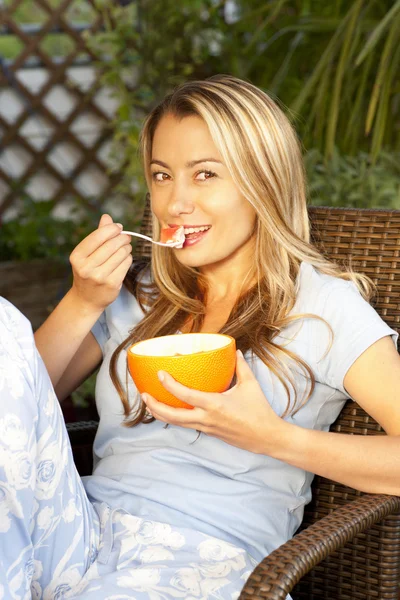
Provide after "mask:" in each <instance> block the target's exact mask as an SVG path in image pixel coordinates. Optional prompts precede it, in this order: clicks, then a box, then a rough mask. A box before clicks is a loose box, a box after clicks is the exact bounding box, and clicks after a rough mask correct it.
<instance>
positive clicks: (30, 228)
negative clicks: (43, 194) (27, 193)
mask: <svg viewBox="0 0 400 600" xmlns="http://www.w3.org/2000/svg"><path fill="white" fill-rule="evenodd" d="M54 206H55V205H54V202H51V201H46V202H34V201H33V200H32V199H30V198H28V197H25V198H23V200H22V206H21V210H20V212H19V216H18V218H17V219H14V220H11V221H8V222H5V223H2V224H1V230H0V260H29V259H31V258H57V259H61V260H65V261H67V260H68V256H69V254H70V253H71V251H72V250H73V249H74V247H75V246H76V245H77V244H78V243H79V242H80V241H81V240H82V239H83V238H84V237H85V236H86V235H88V234H89V233H90V232H91V231H93V229H95V228H96V227H97V225H98V222H99V219H100V213H99V211H98V210H96V209H93V211H90V212H89V209H87V208H85V207H84V206H83V205H82V204H81V203H80V202H79V201H76V203H75V205H74V206H73V208H72V209H71V211H70V215H69V218H68V219H67V220H61V219H56V218H54V216H53V215H52V211H53V209H54Z"/></svg>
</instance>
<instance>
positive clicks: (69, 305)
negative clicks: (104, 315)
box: [35, 289, 102, 387]
mask: <svg viewBox="0 0 400 600" xmlns="http://www.w3.org/2000/svg"><path fill="white" fill-rule="evenodd" d="M101 312H102V311H101V309H99V308H98V309H97V308H94V307H92V306H90V307H89V306H86V305H85V304H84V303H83V302H82V301H80V300H79V298H77V296H76V295H75V294H74V291H73V290H72V289H71V290H69V292H67V294H66V295H65V296H64V298H63V299H62V300H61V302H60V303H59V304H58V306H57V307H56V308H55V309H54V311H53V312H52V313H51V315H50V316H49V317H48V319H47V320H46V321H45V322H44V323H43V325H42V326H41V327H40V328H39V329H38V330H37V331H36V333H35V342H36V346H37V348H38V350H39V352H40V355H41V357H42V358H43V361H44V363H45V365H46V368H47V371H48V372H49V375H50V378H51V381H52V383H53V386H54V387H56V385H57V383H58V382H59V380H60V378H61V376H62V374H63V373H64V371H65V369H66V368H67V366H68V364H69V363H70V361H71V359H72V358H73V357H74V355H75V354H76V352H77V351H78V349H79V347H80V346H81V344H82V342H83V341H84V339H85V338H86V336H87V334H88V333H89V332H90V330H91V328H92V327H93V325H94V323H95V322H96V321H97V319H98V318H99V316H100V315H101Z"/></svg>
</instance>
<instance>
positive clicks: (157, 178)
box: [152, 171, 169, 181]
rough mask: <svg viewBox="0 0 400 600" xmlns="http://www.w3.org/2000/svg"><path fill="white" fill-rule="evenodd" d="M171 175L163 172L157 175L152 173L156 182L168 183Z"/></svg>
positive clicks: (158, 172)
mask: <svg viewBox="0 0 400 600" xmlns="http://www.w3.org/2000/svg"><path fill="white" fill-rule="evenodd" d="M168 177H169V175H168V174H167V173H163V172H162V171H157V172H156V173H152V178H153V180H154V181H166V180H167V179H168Z"/></svg>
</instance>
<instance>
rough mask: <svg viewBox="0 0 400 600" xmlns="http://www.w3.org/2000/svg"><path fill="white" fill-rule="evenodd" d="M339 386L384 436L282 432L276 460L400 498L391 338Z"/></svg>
mask: <svg viewBox="0 0 400 600" xmlns="http://www.w3.org/2000/svg"><path fill="white" fill-rule="evenodd" d="M344 386H345V388H346V390H347V391H348V392H349V394H350V395H351V396H352V398H353V399H354V400H355V401H356V402H357V403H358V404H359V405H360V406H362V407H363V408H364V410H365V411H366V412H367V413H368V414H370V415H371V416H372V417H373V418H374V419H375V420H376V421H377V422H378V423H379V424H380V425H382V427H383V429H384V430H385V431H386V433H387V434H388V435H387V436H361V435H358V436H349V435H346V434H338V433H330V432H322V431H310V430H308V429H302V428H300V427H291V428H290V429H287V434H286V435H287V442H286V443H283V444H282V445H280V447H279V449H276V450H275V451H273V455H274V456H275V457H276V458H279V459H281V460H285V461H286V462H289V463H290V464H293V465H295V466H298V467H301V468H303V469H306V470H307V471H311V472H312V473H316V474H317V475H322V476H324V477H327V478H329V479H333V480H335V481H339V482H341V483H344V484H346V485H349V486H351V487H354V488H356V489H359V490H361V491H364V492H372V493H387V494H394V495H400V356H399V354H398V352H397V351H396V349H395V347H394V345H393V341H392V340H391V338H390V337H384V338H382V339H381V340H378V341H377V342H375V343H374V344H373V345H372V346H370V347H369V348H368V349H367V350H366V351H365V352H364V353H363V354H362V355H361V356H360V357H359V358H358V359H357V360H356V361H355V362H354V364H353V365H352V366H351V367H350V369H349V370H348V372H347V374H346V377H345V379H344Z"/></svg>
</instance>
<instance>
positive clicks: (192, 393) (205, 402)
mask: <svg viewBox="0 0 400 600" xmlns="http://www.w3.org/2000/svg"><path fill="white" fill-rule="evenodd" d="M158 378H159V380H160V381H161V383H162V384H163V386H164V387H165V389H166V390H168V392H171V394H173V395H174V396H176V397H177V398H179V400H183V401H184V402H186V403H187V404H190V405H191V406H195V407H198V408H203V409H207V408H208V407H209V405H210V398H209V396H210V394H209V393H207V392H200V391H199V390H193V389H192V388H188V387H186V386H185V385H182V384H181V383H179V382H178V381H176V379H174V378H173V377H172V376H171V375H170V374H169V373H166V372H165V371H159V372H158ZM212 396H214V394H212Z"/></svg>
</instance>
